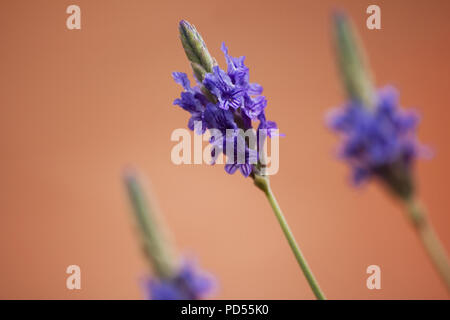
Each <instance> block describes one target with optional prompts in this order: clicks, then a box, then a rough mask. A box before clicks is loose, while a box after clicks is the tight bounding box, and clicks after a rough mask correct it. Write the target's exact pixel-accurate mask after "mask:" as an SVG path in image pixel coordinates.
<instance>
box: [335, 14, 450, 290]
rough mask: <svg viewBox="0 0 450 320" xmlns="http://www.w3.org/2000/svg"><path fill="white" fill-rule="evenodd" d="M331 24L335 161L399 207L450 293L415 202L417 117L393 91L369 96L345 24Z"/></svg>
mask: <svg viewBox="0 0 450 320" xmlns="http://www.w3.org/2000/svg"><path fill="white" fill-rule="evenodd" d="M334 22H335V24H334V30H335V32H334V34H335V41H336V43H335V48H336V55H337V57H338V59H337V61H338V64H339V67H340V70H341V75H342V81H343V83H344V87H345V89H346V91H347V95H348V98H349V101H348V102H347V103H345V104H344V106H343V107H341V108H340V109H339V110H337V111H334V112H332V113H331V114H330V115H329V120H328V125H329V126H330V128H331V129H332V130H334V131H336V132H337V133H339V134H340V135H341V136H342V138H343V143H342V146H341V149H340V157H341V158H342V159H343V160H345V161H346V162H347V163H348V164H349V166H350V167H351V169H352V171H353V181H354V182H355V184H357V185H358V184H361V183H362V182H365V181H368V180H369V179H371V178H375V179H377V180H378V181H380V182H382V183H383V185H385V186H386V187H387V190H388V191H389V192H390V193H391V194H393V195H394V196H396V197H397V198H398V199H400V200H401V201H402V202H403V204H404V205H405V208H406V210H407V213H408V217H409V219H410V221H411V223H412V225H413V227H414V228H415V231H416V232H417V234H418V235H419V237H420V239H421V240H422V242H423V245H424V247H425V249H426V250H427V253H428V254H429V256H430V258H431V260H432V261H433V263H434V264H435V267H436V269H437V271H438V272H439V273H440V275H441V276H442V278H443V279H444V281H445V283H446V285H447V287H448V288H449V289H450V263H449V259H448V256H447V253H446V251H445V249H444V247H443V246H442V245H441V243H440V241H439V239H438V237H437V235H436V234H435V232H434V230H433V227H432V226H431V223H430V222H429V220H428V218H427V216H426V214H425V211H424V209H423V208H422V206H421V205H420V204H419V202H418V200H417V191H416V184H415V182H414V178H413V165H414V162H415V161H416V159H417V158H418V157H420V156H424V155H425V154H426V152H425V150H426V148H424V147H423V146H421V145H420V144H419V142H418V141H417V138H416V129H417V125H418V116H417V114H415V113H414V112H411V111H404V110H402V109H401V108H400V107H399V103H398V93H397V91H396V90H395V89H394V88H392V87H389V86H387V87H385V88H383V89H381V90H379V91H378V92H375V90H373V88H372V83H371V80H370V73H369V71H368V68H367V64H365V63H364V59H363V57H362V54H361V52H362V49H361V48H360V47H359V46H358V43H357V41H356V36H355V35H354V33H353V30H352V28H351V24H350V22H349V21H348V20H347V18H346V17H345V15H343V14H337V15H336V16H335V19H334Z"/></svg>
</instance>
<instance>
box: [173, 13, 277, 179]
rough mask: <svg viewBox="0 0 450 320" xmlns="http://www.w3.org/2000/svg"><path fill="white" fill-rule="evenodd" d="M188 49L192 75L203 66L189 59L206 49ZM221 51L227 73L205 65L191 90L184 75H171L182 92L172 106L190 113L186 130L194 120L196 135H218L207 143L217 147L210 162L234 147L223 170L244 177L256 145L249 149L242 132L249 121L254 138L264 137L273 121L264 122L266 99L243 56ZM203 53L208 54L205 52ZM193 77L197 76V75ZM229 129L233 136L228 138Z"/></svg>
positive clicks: (251, 167) (252, 163)
mask: <svg viewBox="0 0 450 320" xmlns="http://www.w3.org/2000/svg"><path fill="white" fill-rule="evenodd" d="M181 23H184V24H186V23H187V22H184V21H182V22H181ZM180 26H181V28H182V29H183V28H185V27H184V25H180ZM192 28H193V27H190V28H188V29H186V30H188V31H190V32H191V31H192V30H195V29H192ZM195 32H196V31H195ZM184 34H185V32H184V31H183V33H181V37H182V41H183V46H185V43H187V42H188V40H189V39H188V40H186V39H185V36H184ZM196 34H198V33H196ZM196 37H200V35H196ZM200 38H201V37H200ZM188 48H189V52H186V54H187V56H188V58H189V59H190V61H191V64H193V69H194V72H195V71H196V70H198V69H199V68H203V67H202V66H201V65H200V66H197V65H198V63H199V61H198V59H197V60H195V61H194V60H193V59H191V58H190V57H191V56H192V57H197V56H201V55H202V54H203V55H204V54H205V52H204V51H203V48H206V47H205V46H204V42H203V41H202V42H201V45H200V46H198V47H197V46H196V45H195V41H193V42H192V43H191V45H190V46H189V47H188ZM194 49H198V51H199V52H200V53H198V54H194V53H193V51H194ZM222 51H223V52H224V55H225V60H226V62H227V71H226V72H225V71H224V70H222V69H221V68H220V67H219V66H217V65H214V66H213V67H212V72H207V71H206V70H208V68H207V66H206V67H204V68H203V69H202V70H203V71H205V72H203V71H202V72H200V73H198V72H196V77H197V80H199V84H198V85H196V86H195V87H192V88H191V86H190V83H189V80H188V78H187V75H186V74H184V73H180V72H174V73H173V78H174V80H175V82H177V83H179V84H180V85H181V86H182V87H183V89H184V92H182V93H181V98H179V99H176V100H175V101H174V104H175V105H178V106H180V107H181V108H183V109H184V110H186V111H188V112H189V113H190V114H191V118H190V120H189V123H188V127H189V129H191V130H193V128H194V122H195V121H201V123H202V126H201V130H199V131H200V132H197V133H204V132H205V130H206V129H210V130H216V131H219V132H220V133H221V137H220V138H214V137H213V139H211V141H210V142H211V143H212V144H213V145H214V146H215V147H217V148H213V153H212V155H211V156H212V158H213V162H214V161H215V159H217V157H218V156H219V155H220V153H222V152H223V153H227V152H226V151H227V145H228V146H234V154H232V155H231V156H230V155H229V154H227V156H228V159H227V164H226V165H225V170H226V172H228V173H229V174H233V173H234V172H236V171H237V169H239V171H240V172H241V173H242V175H243V176H244V177H248V176H250V175H251V174H252V172H253V171H254V169H255V164H257V162H258V155H257V154H258V152H257V146H258V145H259V144H257V143H256V144H255V145H254V146H250V145H249V144H248V143H247V142H246V140H245V138H244V137H243V136H242V131H246V130H248V129H252V121H259V126H258V129H257V133H256V136H257V137H258V136H259V134H258V133H259V131H260V130H263V129H264V130H268V131H269V133H268V135H269V136H271V134H272V131H273V130H276V129H277V125H276V123H275V122H273V121H267V120H266V116H265V108H266V106H267V100H266V98H265V97H264V96H261V93H262V91H263V88H262V86H260V85H259V84H256V83H250V82H249V68H248V67H247V66H245V64H244V60H245V57H239V58H234V57H232V56H230V55H229V54H228V49H227V47H226V46H225V44H222ZM206 54H207V55H209V53H207V51H206ZM207 60H209V58H208V59H207ZM197 74H199V75H200V76H197ZM199 78H200V79H199ZM229 130H232V131H233V132H234V133H233V134H231V135H230V134H229ZM227 131H228V132H227ZM242 146H244V147H242ZM217 151H219V152H217Z"/></svg>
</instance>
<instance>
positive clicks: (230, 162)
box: [172, 20, 325, 299]
mask: <svg viewBox="0 0 450 320" xmlns="http://www.w3.org/2000/svg"><path fill="white" fill-rule="evenodd" d="M180 37H181V42H182V44H183V48H184V50H185V52H186V55H187V57H188V59H189V61H190V62H191V65H192V68H193V70H194V75H195V77H196V78H197V81H198V82H199V83H198V85H197V86H195V87H192V88H191V86H190V84H189V80H187V75H186V74H184V73H180V72H174V73H173V74H172V76H173V78H174V80H175V82H177V83H178V84H180V85H181V86H182V87H183V90H184V91H183V92H182V93H181V98H179V99H176V100H175V101H174V104H175V105H178V106H180V107H181V108H182V109H184V110H186V111H188V112H189V113H190V115H191V120H192V119H194V120H195V121H196V122H197V123H200V124H201V126H193V127H192V126H191V120H189V123H188V127H189V128H190V129H191V130H193V129H194V128H195V127H197V128H201V130H197V132H196V133H199V134H202V133H203V132H204V131H205V130H206V129H208V130H210V131H211V132H216V133H217V132H218V133H219V134H218V137H215V134H214V135H213V138H212V139H211V140H210V143H211V144H212V146H213V150H212V152H211V156H212V159H213V161H214V160H215V159H217V157H218V156H219V154H221V153H224V154H226V155H227V164H226V165H225V171H226V172H227V173H228V174H234V173H235V172H236V171H239V172H241V174H242V175H243V176H244V177H251V178H252V179H253V182H254V184H255V185H256V186H257V187H258V188H259V189H261V190H262V191H263V192H264V194H265V195H266V197H267V199H268V200H269V203H270V205H271V206H272V209H273V211H274V213H275V215H276V217H277V219H278V222H279V223H280V226H281V228H282V230H283V232H284V235H285V237H286V239H287V240H288V242H289V245H290V246H291V249H292V252H293V253H294V256H295V258H296V259H297V262H298V263H299V265H300V268H301V269H302V272H303V273H304V275H305V277H306V279H307V280H308V283H309V285H310V287H311V289H312V291H313V292H314V294H315V296H316V297H317V299H325V295H324V294H323V293H322V291H321V289H320V287H319V285H318V283H317V281H316V279H315V278H314V275H313V274H312V272H311V270H310V268H309V267H308V264H307V263H306V260H305V258H304V257H303V255H302V253H301V251H300V249H299V247H298V245H297V243H296V241H295V239H294V236H293V234H292V232H291V231H290V229H289V226H288V224H287V222H286V219H285V218H284V216H283V214H282V212H281V209H280V207H279V206H278V203H277V201H276V200H275V196H274V195H273V193H272V190H271V189H270V185H269V178H268V176H267V175H266V172H265V165H264V163H265V162H264V161H262V160H264V159H263V157H264V155H263V152H259V151H260V150H259V148H260V146H262V145H263V143H262V142H264V141H263V139H265V138H266V137H267V136H268V137H272V136H273V135H275V134H278V133H277V131H278V130H277V125H276V123H275V122H273V121H268V120H267V119H266V114H265V111H266V107H267V100H266V98H265V97H264V96H262V95H261V94H262V92H263V88H262V86H260V85H259V84H257V83H250V75H249V73H250V70H249V68H248V67H247V66H246V65H245V64H244V60H245V57H243V56H242V57H239V58H236V57H232V56H231V55H230V54H229V53H228V48H227V47H226V46H225V44H222V48H221V49H222V51H223V53H224V55H225V60H226V62H227V70H226V71H225V70H224V69H221V68H220V67H219V66H218V65H217V64H216V62H215V60H214V59H213V58H211V57H210V56H209V53H208V50H207V49H206V45H205V43H204V42H203V39H202V37H201V36H200V34H199V33H198V32H197V30H195V28H194V27H192V26H191V25H190V24H189V23H188V22H186V21H184V20H183V21H181V22H180ZM253 122H259V123H258V126H257V129H256V130H255V131H256V132H254V131H252V130H253ZM230 131H231V134H229V133H230ZM244 132H245V133H244ZM249 132H250V134H249V136H250V137H249V136H247V137H246V136H245V135H246V134H248V133H249ZM246 138H248V139H246ZM251 141H253V142H251ZM231 146H233V148H232V147H231Z"/></svg>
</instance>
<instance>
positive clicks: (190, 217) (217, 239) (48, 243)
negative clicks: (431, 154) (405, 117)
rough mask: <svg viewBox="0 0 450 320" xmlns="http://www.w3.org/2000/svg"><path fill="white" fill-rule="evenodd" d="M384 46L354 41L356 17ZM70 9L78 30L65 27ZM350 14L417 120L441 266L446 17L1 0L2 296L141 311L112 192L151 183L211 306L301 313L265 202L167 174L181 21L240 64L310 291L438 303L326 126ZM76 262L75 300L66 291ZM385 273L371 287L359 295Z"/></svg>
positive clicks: (392, 4) (409, 242) (211, 172)
mask: <svg viewBox="0 0 450 320" xmlns="http://www.w3.org/2000/svg"><path fill="white" fill-rule="evenodd" d="M373 3H377V4H379V5H380V6H381V9H382V30H380V31H370V30H368V29H366V27H365V20H366V17H367V14H366V13H365V11H366V8H367V6H368V5H369V4H373ZM70 4H77V5H79V6H80V7H81V10H82V29H81V30H79V31H70V30H68V29H67V28H66V18H67V16H68V15H67V14H66V13H65V11H66V8H67V6H68V5H70ZM335 8H342V9H345V10H346V11H347V12H348V13H349V15H350V16H351V17H352V18H353V20H354V22H355V25H356V26H357V27H358V28H359V30H360V32H361V37H362V39H363V41H364V43H365V46H366V47H367V51H368V52H369V53H370V61H371V64H372V67H373V69H374V71H375V74H376V82H377V85H379V86H382V85H385V84H388V83H392V84H394V85H396V86H397V87H398V88H399V89H400V90H401V101H402V104H403V105H404V106H412V107H416V108H417V109H418V110H420V113H421V114H422V116H423V123H422V125H421V127H420V134H419V135H420V138H421V140H422V141H424V142H426V143H427V144H429V145H430V146H431V147H432V148H433V149H434V150H435V158H434V159H433V160H431V161H421V162H419V163H418V166H417V179H418V181H419V183H420V193H421V199H422V200H423V201H424V202H425V203H426V205H427V207H428V209H429V215H430V217H431V220H432V221H433V223H434V225H435V227H436V229H437V232H438V233H439V235H440V237H441V238H442V240H443V243H444V245H445V246H446V248H447V250H450V234H449V233H448V231H449V223H450V215H449V212H448V211H449V208H450V199H449V196H448V185H447V184H448V182H449V181H450V174H449V169H448V164H449V163H450V149H449V141H448V139H449V135H448V128H449V124H448V121H449V116H450V113H449V106H450V91H449V87H448V86H449V81H450V65H449V63H448V61H449V58H450V54H449V50H450V45H449V41H448V39H449V38H450V22H449V20H448V14H449V12H450V1H446V0H443V1H425V0H422V1H408V0H402V1H400V0H398V1H363V0H354V1H338V0H334V1H325V0H323V1H313V0H308V1H306V0H305V1H261V0H258V1H241V0H236V1H234V0H229V1H193V0H190V1H100V0H98V1H87V0H71V1H65V0H59V1H56V0H54V1H48V0H47V1H43V0H40V1H12V0H9V1H2V2H1V4H0V39H1V42H2V44H1V47H2V49H1V51H0V92H1V94H0V108H1V114H0V147H1V160H0V163H1V166H0V261H1V262H0V265H1V267H0V298H6V299H12V298H19V299H29V298H32V299H49V298H50V299H80V298H83V299H98V298H105V299H139V298H141V297H142V296H143V294H142V290H141V288H140V280H141V279H142V278H143V277H144V276H145V275H146V274H148V272H149V268H148V266H147V264H146V261H145V260H144V259H143V257H142V256H141V252H140V250H139V246H138V243H137V241H136V234H135V232H134V228H133V223H132V222H133V220H132V219H131V215H130V211H129V205H128V202H127V198H126V197H125V193H124V188H123V185H122V181H121V172H122V169H123V167H124V166H125V165H127V164H133V165H135V166H136V167H137V168H139V170H140V172H141V173H142V175H143V177H145V179H147V180H150V181H151V184H152V185H153V189H154V190H155V193H156V196H157V197H158V202H159V206H160V207H161V209H162V210H163V212H164V214H165V217H166V220H167V222H168V224H170V227H171V229H172V231H173V233H174V234H175V238H176V244H177V247H178V249H179V250H180V251H181V252H188V253H193V254H195V255H196V256H197V257H198V258H199V260H200V263H201V265H202V266H203V267H204V268H205V269H207V270H210V271H211V272H213V273H214V274H216V275H217V277H218V279H219V281H220V288H219V290H218V293H217V295H216V296H215V297H217V298H221V299H222V298H223V299H229V298H236V299H246V298H255V299H263V298H264V299H266V298H268V299H311V298H313V295H312V293H311V291H310V289H309V287H308V285H307V283H306V281H305V279H304V278H303V276H302V274H301V273H300V271H299V269H298V267H297V264H296V261H295V259H294V257H293V256H292V254H291V252H290V249H289V247H288V245H287V243H286V241H285V240H284V238H283V235H282V233H281V230H280V228H279V226H278V224H277V222H276V220H275V217H274V215H273V213H272V211H271V209H270V207H269V205H268V203H267V202H266V200H265V198H264V196H263V194H262V193H261V192H260V191H258V190H257V189H256V188H255V187H254V186H253V185H252V183H251V180H249V179H247V180H245V179H244V178H243V177H242V176H240V175H238V174H236V175H234V176H229V175H227V174H226V173H225V172H224V170H223V168H222V167H208V166H207V165H197V166H194V165H192V166H188V165H184V166H175V165H174V164H172V162H171V160H170V151H171V148H172V147H173V146H174V142H171V141H170V135H171V133H172V131H173V130H174V129H176V128H182V127H185V125H186V123H187V120H188V117H187V114H186V113H185V112H183V111H182V110H180V109H178V108H176V107H174V106H172V101H173V99H174V98H175V97H177V95H178V94H179V92H180V88H179V87H178V85H176V84H175V83H174V82H173V81H172V79H171V76H170V73H171V72H172V71H175V70H178V71H184V72H190V69H189V66H188V64H187V61H186V58H185V56H184V52H183V50H182V47H181V44H180V42H179V39H178V30H177V23H178V21H179V20H180V19H187V20H189V21H191V22H192V23H194V24H195V25H196V26H197V27H198V29H199V30H200V31H201V33H202V34H203V36H204V38H205V40H206V42H207V44H208V46H209V48H210V51H211V53H212V54H213V55H214V56H216V57H217V59H218V61H219V63H221V64H222V65H223V64H224V59H223V56H222V53H221V52H220V44H221V42H222V41H225V42H226V43H227V45H228V46H229V49H230V52H231V54H232V55H235V56H239V55H246V56H247V63H248V65H249V66H250V68H251V80H253V81H257V82H259V83H260V84H262V85H263V86H264V88H265V94H266V96H267V97H268V99H269V106H268V109H267V113H268V116H269V117H270V119H273V120H276V121H277V122H278V124H279V126H280V128H281V130H282V132H284V133H286V137H285V138H283V139H282V141H281V147H280V158H281V159H280V161H281V163H280V165H281V168H280V171H279V173H278V174H277V175H276V176H274V177H273V178H272V185H273V189H274V191H275V192H276V194H277V196H278V198H279V202H280V204H281V206H282V208H283V209H284V211H285V214H286V216H287V219H288V220H289V221H290V223H291V225H292V229H293V232H294V234H295V235H296V237H297V240H298V242H299V244H300V246H301V248H302V249H303V251H304V254H305V255H306V257H307V259H308V261H309V263H310V265H311V267H312V269H313V270H314V272H315V274H316V276H317V278H318V280H319V281H320V284H321V286H322V288H323V290H324V291H325V292H326V294H327V295H328V297H329V298H335V299H413V298H414V299H415V298H424V299H431V298H440V299H448V298H449V295H448V292H447V291H446V289H445V287H444V286H443V285H442V284H441V282H440V281H439V278H438V276H437V274H436V272H435V271H434V269H433V267H432V265H431V264H430V262H429V260H428V259H427V256H426V255H425V253H424V251H423V249H422V247H421V245H420V242H419V241H418V239H417V238H416V235H415V234H414V232H413V231H412V230H411V228H410V226H409V224H408V223H407V221H406V219H405V218H404V216H403V213H402V211H401V208H400V207H399V206H398V204H396V203H394V202H392V201H391V200H392V199H390V198H389V197H388V196H387V195H386V194H385V192H384V190H382V189H381V188H379V187H378V186H377V185H373V184H371V185H369V186H367V187H365V188H362V189H360V190H355V189H352V188H351V187H350V186H349V170H348V168H347V167H346V166H345V165H344V164H342V163H340V162H338V161H336V160H335V159H334V157H333V150H334V149H335V146H336V143H337V139H336V138H335V137H334V136H333V135H332V134H330V132H329V131H328V130H327V129H326V128H325V127H324V123H323V117H324V113H325V112H326V111H327V110H328V109H329V108H330V107H331V106H334V105H338V104H340V103H341V102H342V101H343V100H344V95H343V91H342V88H341V85H340V82H339V79H338V76H337V72H336V66H335V63H334V57H333V54H332V50H331V49H332V46H331V39H330V14H331V12H332V10H333V9H335ZM71 264H77V265H79V266H80V267H81V271H82V289H81V290H79V291H76V290H74V291H69V290H67V289H66V286H65V282H66V277H67V274H66V273H65V270H66V267H67V266H68V265H71ZM371 264H376V265H379V266H380V267H381V271H382V279H381V281H382V283H381V285H382V289H381V290H368V289H367V288H366V278H367V274H366V268H367V266H369V265H371Z"/></svg>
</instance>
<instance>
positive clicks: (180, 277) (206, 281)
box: [146, 261, 215, 300]
mask: <svg viewBox="0 0 450 320" xmlns="http://www.w3.org/2000/svg"><path fill="white" fill-rule="evenodd" d="M214 283H215V281H214V278H213V277H212V276H211V275H209V274H207V273H204V272H203V271H201V270H200V269H199V268H198V266H196V265H195V264H194V263H193V262H192V261H186V262H185V263H183V264H182V265H181V268H180V269H179V270H178V271H177V272H176V274H175V275H174V276H173V277H172V278H150V279H149V280H148V281H147V283H146V285H147V290H148V293H149V295H150V297H149V298H150V299H153V300H198V299H201V298H203V297H205V296H206V295H208V294H209V293H210V292H211V290H212V289H213V288H214Z"/></svg>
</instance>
